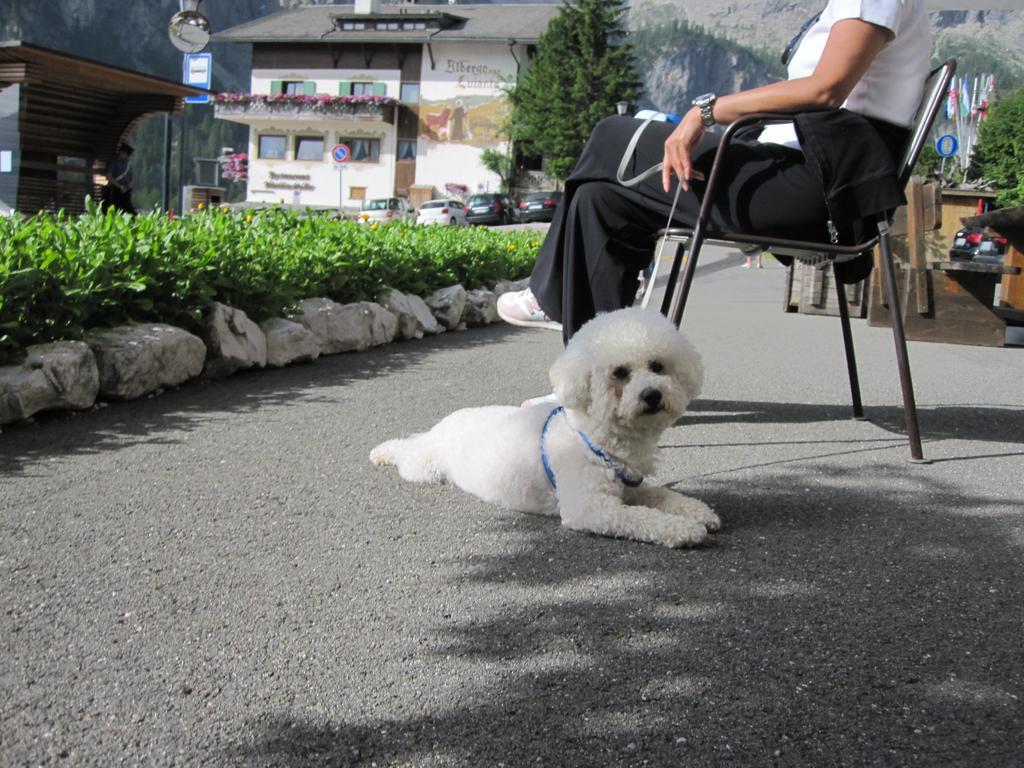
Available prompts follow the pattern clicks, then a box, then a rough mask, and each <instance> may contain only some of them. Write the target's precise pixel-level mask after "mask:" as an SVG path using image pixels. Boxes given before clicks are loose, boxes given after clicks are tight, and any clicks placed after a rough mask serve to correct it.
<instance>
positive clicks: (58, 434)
mask: <svg viewBox="0 0 1024 768" xmlns="http://www.w3.org/2000/svg"><path fill="white" fill-rule="evenodd" d="M518 332H519V330H518V329H516V328H513V327H511V326H508V325H506V324H504V323H496V324H493V325H490V326H487V327H485V328H471V329H469V330H467V331H462V332H457V333H443V334H440V335H438V336H429V337H426V338H424V339H420V340H419V341H407V342H397V343H394V344H388V345H385V346H383V347H378V348H376V349H372V350H368V351H366V352H358V353H343V354H340V355H328V356H325V357H321V358H320V359H319V360H317V361H315V362H313V363H306V364H298V365H291V366H288V367H286V368H278V369H274V368H267V369H264V370H254V371H242V372H239V373H237V374H235V375H234V376H231V377H230V378H228V379H225V380H222V381H201V380H198V379H193V380H192V381H189V382H186V383H185V384H183V385H181V386H180V387H174V388H171V389H169V390H167V391H165V392H163V393H162V394H161V395H160V396H153V397H143V398H140V399H138V400H131V401H127V402H112V403H109V404H107V405H104V407H101V408H96V407H94V408H91V409H89V410H87V411H81V412H68V411H55V412H51V413H40V414H37V416H36V418H35V419H34V420H33V421H32V422H29V423H23V424H14V425H9V426H5V427H4V429H3V435H2V436H0V473H9V472H23V471H25V469H26V468H27V467H28V466H29V465H31V464H32V463H33V462H36V461H44V460H48V459H50V458H53V457H55V456H64V455H73V454H83V453H98V452H101V451H110V450H118V449H121V448H125V447H127V446H130V445H134V444H138V443H148V444H154V445H158V444H174V443H177V442H179V440H178V439H177V438H176V437H175V434H176V433H180V432H182V431H186V432H187V431H189V430H191V429H192V428H194V427H195V426H197V425H199V424H203V423H208V422H209V421H210V420H211V419H217V418H220V416H221V415H223V414H231V413H237V412H247V411H252V410H255V409H258V408H263V407H266V406H293V405H296V404H299V403H308V402H310V401H316V400H317V399H320V400H323V401H325V400H326V399H325V398H324V397H323V395H321V394H317V390H318V388H320V387H325V386H329V387H337V386H343V385H344V384H345V383H346V382H350V381H358V380H365V379H372V378H375V377H378V376H386V375H388V374H389V373H393V372H395V371H398V370H401V369H404V368H409V367H415V366H417V365H419V364H421V363H422V362H424V361H425V360H426V359H428V358H429V357H430V356H431V354H432V353H433V352H435V351H436V350H437V349H440V348H444V349H472V348H474V347H486V346H489V345H491V344H494V343H495V342H497V341H501V340H503V339H505V338H506V337H508V336H509V335H511V334H515V333H518Z"/></svg>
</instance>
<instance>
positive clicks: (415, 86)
mask: <svg viewBox="0 0 1024 768" xmlns="http://www.w3.org/2000/svg"><path fill="white" fill-rule="evenodd" d="M399 99H400V100H401V102H402V103H403V104H419V103H420V84H419V83H402V88H401V96H399Z"/></svg>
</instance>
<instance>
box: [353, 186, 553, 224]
mask: <svg viewBox="0 0 1024 768" xmlns="http://www.w3.org/2000/svg"><path fill="white" fill-rule="evenodd" d="M561 199H562V193H561V192H553V191H552V192H531V193H529V194H526V195H523V196H522V197H521V198H520V199H519V200H513V199H512V198H511V197H509V196H508V195H506V194H504V193H500V192H482V193H479V194H476V195H471V196H470V197H469V198H468V199H467V200H466V201H465V202H463V201H461V200H459V199H457V198H452V197H448V198H438V199H437V200H427V201H426V202H425V203H422V204H421V205H420V207H419V210H418V211H417V210H416V209H415V208H413V207H412V205H411V204H410V203H409V201H408V200H407V199H406V198H404V197H381V198H374V199H372V200H366V201H364V202H363V205H362V210H361V211H360V212H359V220H360V221H364V222H367V223H372V222H377V223H378V224H383V223H386V222H389V221H408V222H416V223H417V224H446V225H450V226H465V225H467V224H493V225H500V224H514V223H517V222H530V221H551V219H552V218H553V217H554V214H555V209H556V208H557V207H558V204H559V202H560V201H561Z"/></svg>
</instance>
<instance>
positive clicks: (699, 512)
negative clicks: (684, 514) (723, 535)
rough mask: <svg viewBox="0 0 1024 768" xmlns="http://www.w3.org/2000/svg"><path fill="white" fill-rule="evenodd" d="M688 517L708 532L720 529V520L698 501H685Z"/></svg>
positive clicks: (709, 508)
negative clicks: (688, 510)
mask: <svg viewBox="0 0 1024 768" xmlns="http://www.w3.org/2000/svg"><path fill="white" fill-rule="evenodd" d="M686 501H687V502H688V508H689V509H690V510H691V511H690V512H689V515H690V517H691V518H693V519H694V520H696V521H697V522H698V523H700V524H701V525H703V526H704V527H705V528H706V529H707V530H709V531H717V530H719V529H720V528H721V527H722V520H721V518H720V517H719V516H718V515H716V514H715V512H714V510H713V509H711V507H709V506H708V505H707V504H705V503H704V502H703V501H701V500H700V499H687V500H686Z"/></svg>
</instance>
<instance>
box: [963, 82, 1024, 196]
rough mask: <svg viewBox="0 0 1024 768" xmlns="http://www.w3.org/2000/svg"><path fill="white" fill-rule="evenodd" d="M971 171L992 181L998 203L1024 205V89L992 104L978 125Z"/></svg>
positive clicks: (978, 176) (1019, 89)
mask: <svg viewBox="0 0 1024 768" xmlns="http://www.w3.org/2000/svg"><path fill="white" fill-rule="evenodd" d="M972 174H973V175H974V176H975V177H976V178H985V179H989V180H990V181H992V182H993V184H994V186H995V189H996V192H997V195H996V202H997V203H998V204H999V205H1000V206H1003V207H1010V206H1017V205H1024V88H1018V89H1017V90H1016V91H1014V92H1013V93H1010V94H1008V95H1007V96H1005V97H1003V98H1001V99H999V100H998V101H997V102H996V103H995V104H993V105H992V106H991V107H989V111H988V119H986V120H985V121H984V122H983V123H982V124H981V125H980V126H979V127H978V144H977V146H976V147H975V150H974V162H973V167H972Z"/></svg>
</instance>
